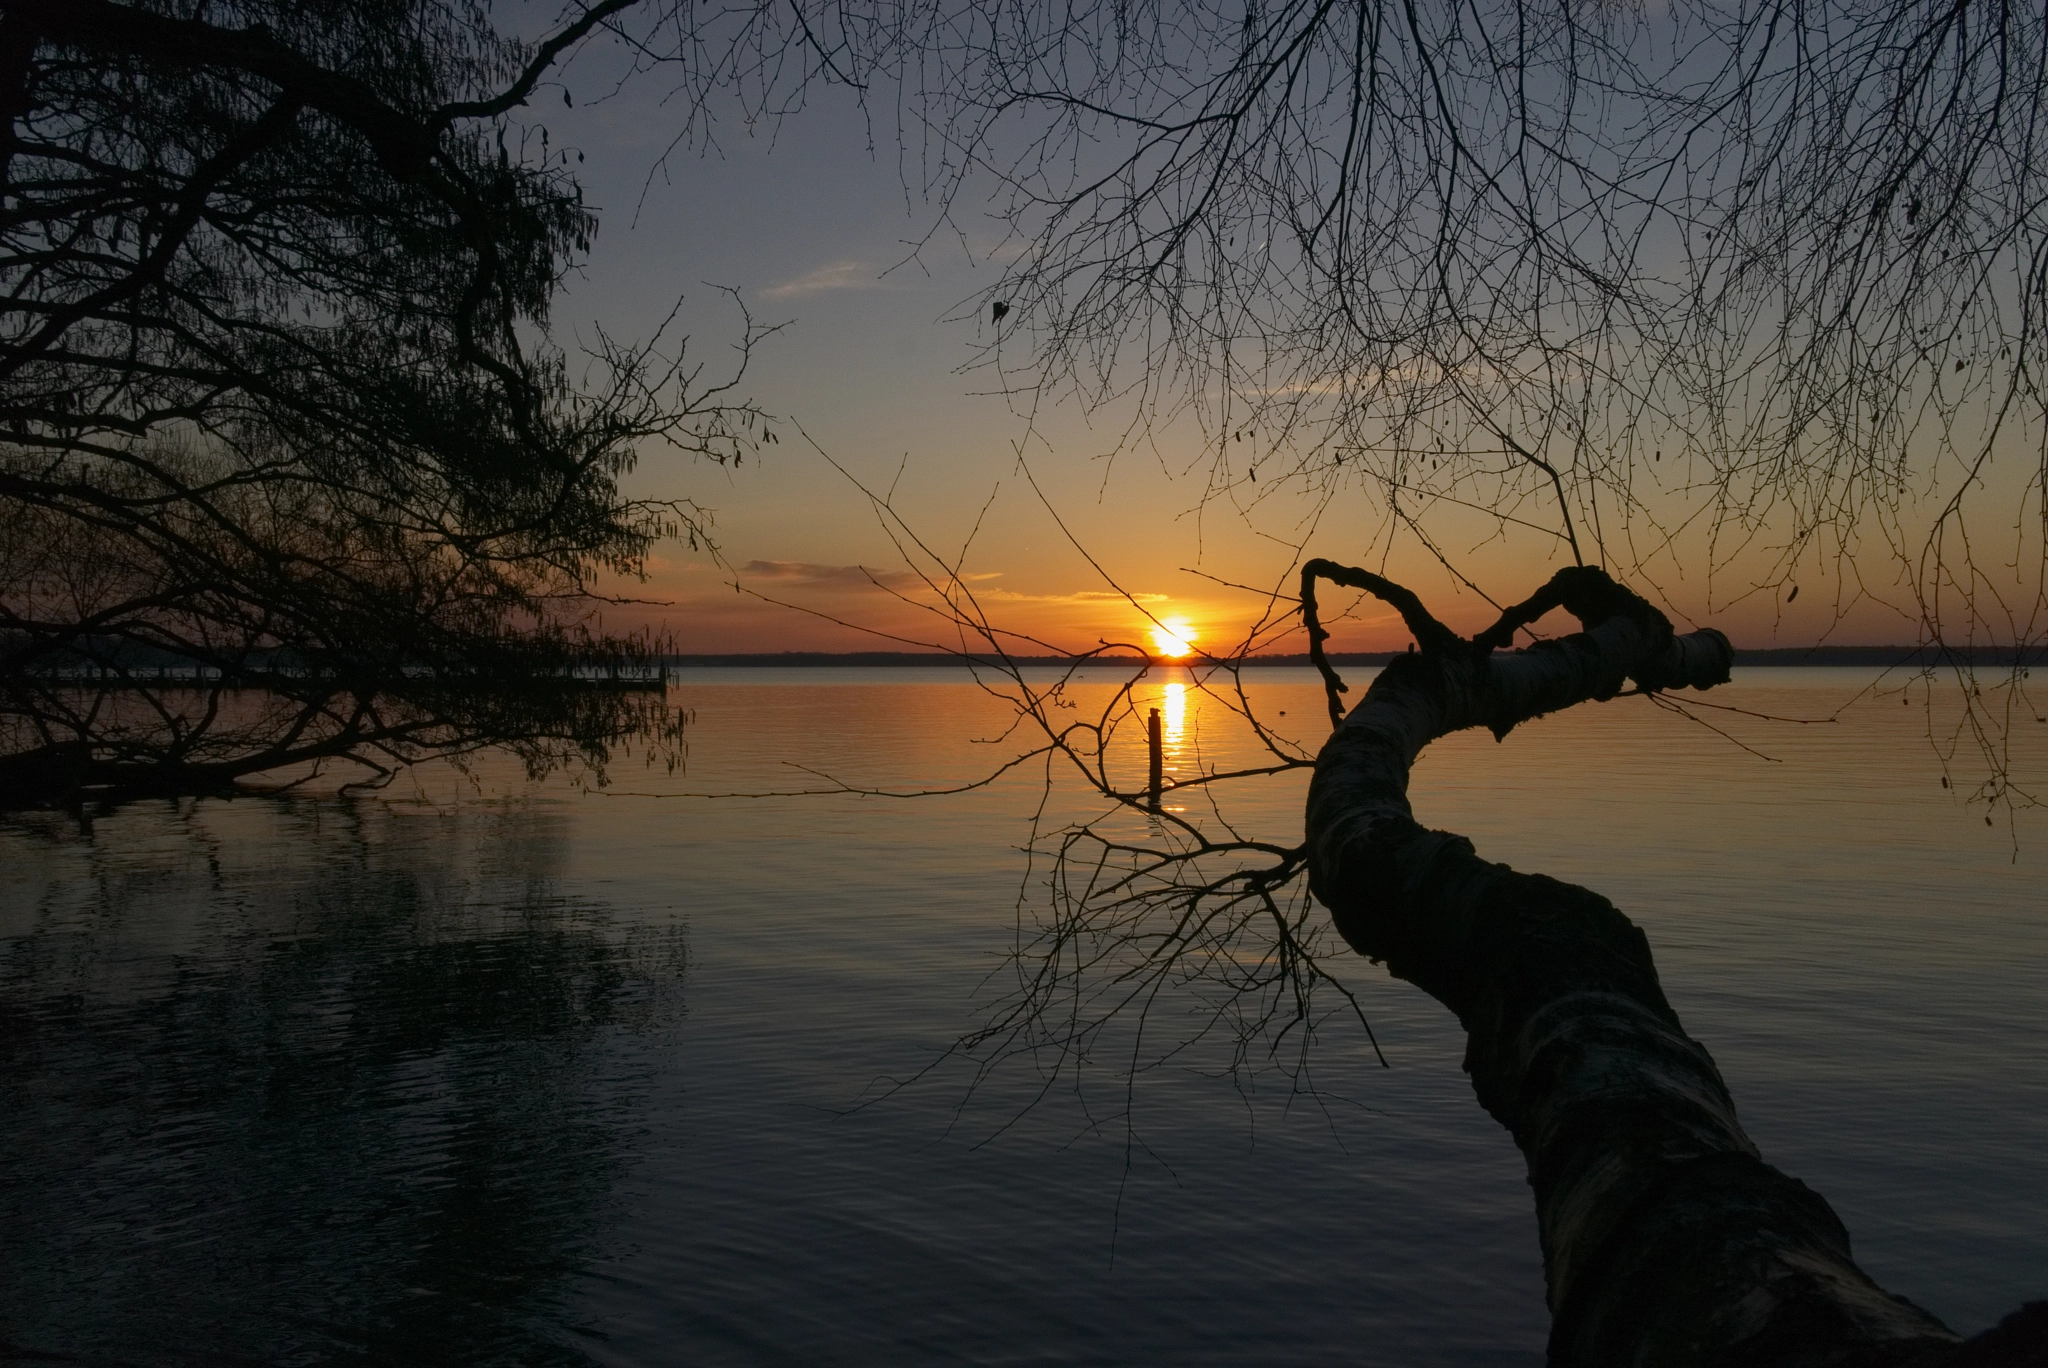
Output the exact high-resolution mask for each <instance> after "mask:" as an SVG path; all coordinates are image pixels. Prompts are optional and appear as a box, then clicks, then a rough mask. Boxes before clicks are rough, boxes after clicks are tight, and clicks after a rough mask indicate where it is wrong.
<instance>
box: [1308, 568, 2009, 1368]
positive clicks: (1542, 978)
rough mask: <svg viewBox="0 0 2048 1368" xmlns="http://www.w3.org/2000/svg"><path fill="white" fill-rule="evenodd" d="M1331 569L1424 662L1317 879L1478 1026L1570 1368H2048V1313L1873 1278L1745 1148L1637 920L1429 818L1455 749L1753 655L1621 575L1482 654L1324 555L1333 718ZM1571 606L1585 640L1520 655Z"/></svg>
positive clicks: (1318, 790) (1410, 603)
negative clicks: (1481, 735)
mask: <svg viewBox="0 0 2048 1368" xmlns="http://www.w3.org/2000/svg"><path fill="white" fill-rule="evenodd" d="M1318 577H1320V578H1326V579H1332V580H1335V581H1337V582H1338V583H1342V584H1347V585H1350V586H1352V587H1354V588H1363V589H1368V590H1370V591H1372V592H1373V593H1375V594H1377V595H1379V596H1380V597H1381V598H1384V599H1386V600H1387V601H1388V602H1389V603H1391V604H1392V605H1394V606H1395V607H1396V608H1398V609H1400V611H1401V613H1402V616H1403V617H1404V618H1405V619H1406V621H1407V623H1408V626H1409V628H1410V630H1411V631H1413V632H1414V634H1415V637H1416V642H1417V646H1418V647H1419V649H1418V650H1416V651H1414V652H1411V653H1410V654H1408V655H1406V656H1404V657H1400V658H1397V659H1396V660H1395V661H1394V662H1393V663H1392V664H1390V665H1389V666H1388V667H1387V668H1386V669H1385V670H1384V671H1383V672H1382V673H1381V674H1380V676H1379V677H1378V679H1377V680H1375V681H1374V683H1373V685H1372V687H1371V688H1370V689H1369V690H1368V691H1367V693H1366V695H1365V697H1364V699H1363V700H1362V701H1361V702H1360V703H1359V705H1358V706H1357V707H1356V708H1354V709H1353V710H1352V711H1351V712H1350V714H1349V715H1348V716H1343V717H1342V720H1341V722H1340V723H1339V725H1338V726H1337V728H1336V731H1335V732H1334V734H1333V735H1332V736H1331V737H1330V739H1329V742H1328V743H1327V744H1326V745H1325V746H1324V747H1323V750H1322V753H1321V755H1320V756H1319V757H1318V758H1317V760H1316V772H1315V781H1314V783H1313V784H1312V785H1311V786H1310V789H1309V800H1308V843H1309V854H1310V859H1309V869H1310V879H1311V882H1312V886H1313V888H1314V890H1315V893H1316V896H1317V897H1318V898H1320V899H1321V900H1322V902H1323V904H1324V905H1325V906H1326V907H1328V908H1329V909H1330V912H1331V915H1332V917H1333V919H1334V920H1335V922H1336V925H1337V928H1338V930H1339V931H1341V932H1342V933H1343V935H1344V938H1345V939H1346V940H1347V941H1349V942H1350V944H1351V945H1352V947H1353V948H1354V949H1356V950H1357V951H1358V952H1359V953H1361V954H1363V955H1366V956H1368V957H1370V958H1371V959H1373V960H1374V961H1384V962H1385V964H1386V966H1387V968H1388V970H1389V971H1390V972H1391V973H1393V974H1394V975H1395V976H1396V977H1398V978H1403V979H1407V980H1408V981H1410V982H1412V983H1414V984H1415V985H1416V986H1417V987H1419V988H1421V989H1423V990H1424V991H1425V992H1427V993H1429V994H1430V995H1431V996H1432V997H1434V998H1436V999H1437V1000H1438V1001H1439V1002H1441V1003H1443V1004H1444V1005H1445V1006H1447V1007H1449V1008H1450V1009H1451V1010H1452V1011H1453V1012H1455V1013H1457V1016H1458V1020H1459V1021H1460V1022H1461V1023H1462V1024H1463V1025H1464V1027H1465V1030H1466V1034H1467V1048H1466V1056H1465V1068H1466V1070H1467V1071H1468V1072H1469V1073H1470V1074H1471V1075H1472V1086H1473V1090H1474V1091H1475V1092H1477V1093H1478V1095H1479V1101H1480V1104H1481V1105H1482V1106H1484V1107H1485V1108H1486V1109H1487V1111H1489V1112H1490V1113H1492V1115H1493V1116H1494V1118H1495V1119H1496V1120H1498V1121H1499V1122H1500V1123H1501V1124H1502V1125H1503V1126H1506V1127H1507V1128H1508V1130H1509V1131H1510V1132H1511V1133H1512V1134H1513V1135H1514V1138H1515V1143H1516V1144H1517V1145H1519V1146H1520V1147H1521V1150H1522V1153H1523V1155H1524V1156H1525V1157H1526V1158H1527V1160H1528V1165H1529V1183H1530V1186H1531V1187H1533V1188H1534V1189H1535V1193H1536V1215H1537V1221H1538V1223H1539V1225H1540V1228H1541V1236H1542V1245H1543V1258H1544V1266H1545V1273H1546V1278H1547V1281H1548V1290H1549V1303H1550V1310H1551V1318H1552V1319H1551V1333H1550V1362H1551V1364H1552V1368H1621V1365H1642V1368H1693V1366H1694V1365H1698V1366H1700V1368H1705V1365H1726V1366H1727V1368H1735V1366H1736V1365H1743V1366H1744V1368H1748V1366H1749V1365H1771V1366H1772V1368H1807V1366H1808V1365H1814V1366H1815V1368H1818V1366H1820V1365H1828V1366H1829V1368H1850V1365H1854V1366H1855V1368H1878V1366H1879V1365H1883V1366H1884V1368H1904V1366H1905V1365H1912V1366H1913V1368H1934V1365H1941V1368H1962V1366H1963V1365H1966V1364H1967V1365H1992V1364H2000V1365H2003V1364H2008V1363H2010V1364H2022V1363H2024V1364H2048V1303H2032V1304H2030V1305H2029V1306H2028V1307H2027V1308H2025V1309H2024V1310H2022V1311H2021V1312H2019V1313H2016V1314H2015V1315H2014V1316H2013V1317H2011V1318H2009V1319H2008V1320H2007V1321H2006V1322H2005V1323H2004V1324H2003V1325H2002V1326H2000V1327H1999V1328H1997V1329H1995V1330H1993V1331H1990V1332H1988V1333H1987V1334H1986V1335H1984V1336H1980V1337H1979V1338H1978V1339H1976V1340H1972V1341H1970V1342H1969V1343H1968V1344H1963V1343H1961V1342H1960V1341H1959V1340H1958V1338H1957V1336H1956V1335H1955V1334H1953V1333H1952V1332H1951V1331H1950V1330H1949V1329H1948V1328H1947V1327H1946V1326H1944V1325H1943V1324H1942V1323H1941V1322H1940V1321H1938V1320H1936V1319H1935V1318H1934V1317H1933V1316H1931V1315H1929V1314H1928V1313H1927V1312H1925V1311H1922V1310H1921V1309H1920V1308H1918V1307H1916V1306H1914V1305H1913V1304H1912V1303H1911V1302H1908V1301H1907V1300H1906V1299H1905V1298H1903V1297H1899V1296H1895V1295H1892V1294H1890V1293H1888V1292H1886V1291H1885V1290H1884V1289H1883V1288H1881V1287H1879V1286H1878V1285H1877V1284H1876V1283H1874V1282H1872V1281H1871V1279H1870V1278H1869V1276H1868V1275H1866V1274H1865V1273H1864V1272H1863V1270H1862V1269H1860V1268H1858V1267H1857V1266H1856V1263H1855V1262H1854V1260H1853V1259H1852V1258H1851V1257H1850V1254H1849V1236H1848V1232H1847V1231H1846V1230H1845V1229H1844V1228H1843V1226H1842V1223H1841V1221H1840V1219H1839V1218H1837V1217H1836V1215H1835V1213H1834V1212H1833V1210H1831V1209H1830V1208H1829V1206H1828V1204H1827V1203H1826V1202H1825V1201H1823V1200H1822V1199H1821V1198H1820V1196H1819V1195H1818V1194H1817V1193H1815V1192H1814V1191H1813V1190H1812V1189H1810V1188H1808V1187H1806V1186H1805V1185H1804V1184H1803V1183H1800V1182H1799V1181H1798V1180H1796V1179H1794V1178H1790V1177H1787V1176H1786V1175H1784V1174H1782V1173H1780V1172H1778V1170H1776V1169H1774V1168H1772V1167H1771V1166H1770V1165H1768V1164H1766V1163H1765V1162H1764V1161H1763V1160H1762V1158H1760V1157H1759V1155H1758V1153H1757V1148H1756V1146H1755V1144H1753V1143H1752V1142H1751V1141H1750V1139H1749V1137H1748V1136H1746V1135H1744V1134H1743V1131H1742V1127H1741V1126H1740V1124H1738V1122H1737V1121H1736V1117H1735V1105H1734V1103H1733V1101H1732V1100H1731V1099H1730V1098H1729V1095H1728V1088H1727V1085H1726V1084H1725V1083H1723V1082H1722V1080H1721V1075H1720V1072H1719V1071H1718V1070H1717V1069H1716V1068H1715V1067H1714V1061H1713V1060H1712V1058H1710V1057H1709V1056H1708V1054H1707V1051H1706V1050H1705V1048H1704V1047H1702V1046H1701V1045H1700V1044H1699V1043H1698V1042H1697V1041H1695V1040H1693V1039H1692V1038H1691V1037H1689V1036H1687V1035H1686V1034H1685V1031H1684V1029H1683V1028H1682V1027H1681V1026H1680V1024H1679V1021H1678V1016H1677V1014H1676V1013H1675V1012H1673V1011H1672V1009H1671V1005H1670V1003H1668V1002H1667V1001H1665V998H1664V992H1663V989H1662V988H1661V987H1660V986H1659V984H1658V981H1657V970H1656V966H1655V965H1654V964H1653V963H1652V961H1651V957H1650V947H1649V942H1648V940H1647V939H1646V938H1645V937H1644V935H1643V933H1642V931H1641V930H1639V929H1638V928H1637V927H1636V926H1635V925H1634V924H1633V923H1632V922H1630V921H1629V920H1628V918H1626V917H1624V916H1623V915H1622V914H1621V913H1620V912H1618V911H1616V910H1615V908H1614V906H1613V905H1612V904H1611V903H1609V902H1608V901H1607V900H1606V899H1605V898H1602V897H1600V896H1599V895H1598V894H1596V893H1592V892H1589V891H1588V890H1586V889H1583V888H1577V887H1574V886H1573V885H1571V884H1565V883H1560V882H1558V881H1557V880H1555V879H1548V878H1545V877H1543V876H1541V875H1533V874H1519V873H1516V872H1515V871H1513V870H1511V869H1509V868H1507V867H1506V866H1504V865H1498V864H1493V863H1490V862H1488V861H1486V860H1482V859H1480V858H1479V857H1478V855H1476V854H1475V853H1474V852H1473V848H1472V843H1471V842H1470V841H1468V840H1466V839H1465V838H1464V837H1462V836H1455V835H1451V834H1449V833H1446V832H1440V831H1429V830H1426V829H1425V828H1423V827H1422V826H1420V825H1418V824H1417V823H1416V822H1415V820H1414V818H1413V817H1412V816H1411V815H1410V813H1409V809H1408V800H1407V789H1408V772H1409V768H1410V766H1412V765H1413V764H1414V762H1415V757H1416V756H1417V755H1418V754H1419V753H1420V752H1421V750H1422V748H1423V747H1424V746H1426V745H1428V744H1429V743H1430V742H1431V741H1433V740H1435V739H1436V738H1437V737H1439V736H1443V735H1446V734H1448V733H1450V732H1454V731H1458V730H1461V729H1463V728H1466V727H1473V726H1484V727H1488V728H1490V729H1491V730H1492V731H1493V732H1494V734H1495V736H1496V737H1501V736H1505V735H1506V734H1507V732H1508V730H1509V729H1510V728H1511V727H1513V726H1515V725H1516V724H1518V723H1520V722H1523V721H1526V720H1528V719H1529V718H1532V717H1536V716H1539V715H1541V714H1543V713H1547V712H1553V711H1556V710H1557V709H1559V708H1565V707H1569V706H1571V705H1572V704H1575V703H1580V702H1584V701H1586V700H1588V699H1605V698H1611V697H1613V696H1614V695H1616V694H1617V693H1619V692H1621V691H1622V689H1623V687H1624V685H1625V683H1626V682H1627V681H1629V680H1633V681H1634V683H1635V686H1636V687H1637V688H1639V689H1644V690H1655V689H1666V688H1678V687H1691V688H1708V687H1710V686H1712V685H1714V684H1718V683H1723V682H1725V681H1726V680H1727V678H1728V669H1729V664H1730V661H1731V658H1732V651H1731V649H1730V647H1729V644H1728V640H1727V638H1726V637H1724V636H1722V635H1721V634H1720V633H1719V632H1715V631H1711V630H1710V631H1702V632H1695V633H1692V634H1690V635H1688V636H1676V635H1674V633H1673V632H1672V629H1671V625H1670V623H1669V622H1667V621H1666V620H1665V619H1664V617H1663V615H1662V614H1660V613H1658V612H1657V611H1656V610H1655V609H1654V608H1652V607H1651V606H1650V605H1649V604H1647V603H1645V602H1644V601H1643V600H1642V599H1640V598H1638V597H1637V596H1636V595H1634V594H1632V593H1630V592H1628V591H1627V590H1626V589H1623V588H1621V587H1620V586H1618V585H1616V584H1615V583H1614V582H1613V581H1612V580H1610V579H1609V578H1608V577H1607V576H1606V575H1605V574H1603V573H1602V572H1600V571H1598V570H1594V569H1572V570H1566V571H1563V572H1561V573H1560V574H1559V575H1558V576H1557V577H1556V578H1555V579H1553V580H1552V581H1551V583H1550V584H1549V585H1547V586H1546V587H1545V588H1544V589H1543V590H1542V591H1541V592H1539V593H1538V594H1537V595H1536V597H1535V598H1533V599H1531V600H1530V601H1529V602H1528V603H1525V604H1522V605H1520V606H1518V607H1516V608H1513V609H1510V610H1508V612H1507V613H1506V614H1505V615H1504V616H1503V617H1502V619H1501V622H1500V623H1499V624H1498V625H1496V626H1495V627H1494V628H1492V629H1490V630H1489V631H1487V632H1485V633H1482V634H1481V635H1480V636H1479V637H1477V638H1475V639H1474V640H1472V641H1469V642H1468V641H1466V640H1464V639H1462V638H1460V637H1458V636H1456V635H1455V634H1454V633H1452V632H1451V631H1450V630H1449V629H1448V628H1445V627H1443V626H1442V625H1441V624H1439V623H1437V622H1436V621H1435V620H1434V619H1433V618H1431V617H1430V615H1429V614H1428V612H1427V611H1425V610H1424V609H1423V607H1422V605H1421V603H1420V602H1419V601H1418V600H1417V599H1416V598H1415V596H1414V595H1413V594H1411V593H1409V592H1408V591H1406V590H1404V589H1402V588H1400V587H1399V586H1398V585H1394V584H1391V583H1389V582H1387V581H1385V580H1382V579H1380V578H1379V577H1377V576H1374V575H1371V574H1368V573H1366V572H1364V571H1358V570H1352V569H1349V568H1347V567H1342V566H1337V565H1334V564H1332V563H1330V562H1328V561H1311V562H1310V563H1309V564H1308V565H1307V566H1306V567H1304V570H1303V573H1302V603H1303V609H1304V615H1305V616H1306V617H1307V619H1308V626H1309V630H1310V638H1311V651H1312V653H1313V654H1314V656H1315V658H1316V661H1317V663H1318V665H1319V666H1322V668H1323V670H1324V674H1325V677H1326V679H1327V681H1328V682H1329V684H1330V686H1331V695H1330V697H1331V714H1332V718H1333V720H1335V719H1337V718H1338V717H1339V715H1340V713H1341V709H1340V707H1339V705H1338V703H1337V698H1336V693H1337V691H1338V690H1341V689H1342V688H1343V685H1342V684H1341V683H1339V682H1338V681H1337V679H1336V676H1335V674H1334V673H1332V672H1331V671H1330V670H1329V668H1328V666H1327V664H1325V662H1324V661H1323V656H1322V641H1323V639H1324V637H1325V635H1326V634H1325V633H1324V632H1323V631H1322V628H1321V627H1320V625H1319V624H1318V623H1317V621H1316V617H1315V593H1314V588H1315V580H1316V579H1317V578H1318ZM1555 607H1563V608H1565V609H1566V610H1568V611H1569V612H1571V613H1572V614H1573V615H1574V616H1576V617H1577V618H1578V619H1579V621H1580V622H1581V623H1582V624H1583V625H1584V628H1585V630H1584V631H1583V632H1580V633H1578V634H1576V635H1573V636H1570V637H1567V638H1565V639H1563V640H1561V641H1549V642H1539V643H1537V644H1536V645H1535V646H1532V647H1530V648H1529V649H1527V650H1523V651H1516V652H1499V651H1498V648H1500V647H1504V646H1506V645H1508V644H1509V643H1510V641H1511V640H1512V637H1513V634H1514V632H1515V630H1516V629H1517V628H1518V627H1520V626H1522V625H1524V624H1526V623H1529V622H1533V621H1535V619H1536V618H1538V617H1540V616H1542V614H1543V613H1545V612H1547V611H1549V610H1550V609H1551V608H1555Z"/></svg>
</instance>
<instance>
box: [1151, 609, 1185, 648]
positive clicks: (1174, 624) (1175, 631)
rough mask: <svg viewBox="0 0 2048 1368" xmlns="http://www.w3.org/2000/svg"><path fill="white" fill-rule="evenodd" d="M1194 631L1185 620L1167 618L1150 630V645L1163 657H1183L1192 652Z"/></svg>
mask: <svg viewBox="0 0 2048 1368" xmlns="http://www.w3.org/2000/svg"><path fill="white" fill-rule="evenodd" d="M1194 642H1195V630H1194V628H1192V627H1190V626H1188V621H1187V619H1186V618H1167V619H1166V620H1165V621H1163V622H1161V623H1158V624H1157V625H1155V626H1154V627H1153V628H1152V645H1153V647H1154V649H1156V650H1157V651H1158V652H1159V654H1161V655H1163V656H1184V655H1190V654H1192V653H1193V652H1194V649H1195V647H1194Z"/></svg>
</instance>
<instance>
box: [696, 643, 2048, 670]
mask: <svg viewBox="0 0 2048 1368" xmlns="http://www.w3.org/2000/svg"><path fill="white" fill-rule="evenodd" d="M1398 654H1400V652H1398V651H1334V652H1332V653H1331V654H1330V663H1331V664H1332V665H1336V666H1339V667H1343V666H1357V665H1384V664H1386V663H1387V662H1388V661H1390V660H1392V659H1393V658H1394V657H1395V656H1396V655H1398ZM663 663H664V664H666V665H667V666H668V667H669V668H670V669H692V668H712V669H719V668H730V669H745V668H756V669H758V668H763V667H767V668H784V669H805V668H808V669H833V668H840V669H843V668H849V667H851V668H869V667H885V666H899V667H901V666H920V667H922V666H940V665H945V666H956V667H957V666H962V665H982V666H996V665H1000V664H1002V663H1003V662H1002V661H1000V660H998V659H997V658H996V657H994V656H989V655H951V654H942V653H939V652H934V651H843V652H834V651H759V652H751V653H740V654H730V655H671V656H667V657H664V659H663ZM1009 663H1010V664H1014V665H1031V666H1054V667H1066V666H1074V665H1102V666H1114V667H1117V668H1128V667H1130V666H1134V665H1136V664H1137V663H1138V662H1137V660H1136V658H1135V657H1132V656H1097V657H1076V656H1053V655H1035V656H1011V657H1010V659H1009ZM1153 663H1154V664H1159V665H1177V664H1188V665H1197V666H1199V665H1210V664H1215V663H1216V662H1213V661H1207V660H1199V659H1198V660H1193V661H1172V660H1155V661H1154V662H1153ZM1242 663H1243V664H1244V665H1246V666H1248V667H1252V668H1264V667H1267V666H1288V665H1292V666H1306V665H1309V664H1310V663H1311V662H1310V660H1309V658H1308V656H1307V655H1305V654H1303V655H1260V656H1247V657H1246V658H1245V659H1244V661H1243V662H1242ZM1735 663H1736V664H1737V665H1867V666H1879V667H1888V666H1901V665H1911V666H1919V665H2015V664H2025V665H2037V664H2044V663H2048V655H2044V654H2043V653H2042V652H2041V651H2038V650H2036V651H2033V652H2030V653H2028V654H2027V655H2026V658H2025V659H2024V660H2022V659H2021V652H2020V651H2019V650H2017V649H2015V648H2014V647H2011V646H1976V647H1961V648H1950V649H1948V650H1945V651H1942V650H1937V649H1935V648H1933V647H1927V646H1777V647H1771V648H1768V649H1765V650H1742V649H1737V650H1736V652H1735Z"/></svg>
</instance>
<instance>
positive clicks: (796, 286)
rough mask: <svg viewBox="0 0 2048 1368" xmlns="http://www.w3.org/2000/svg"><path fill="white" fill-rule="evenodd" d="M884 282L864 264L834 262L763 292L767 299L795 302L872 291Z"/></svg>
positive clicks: (859, 262) (872, 269)
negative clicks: (832, 293) (815, 296)
mask: <svg viewBox="0 0 2048 1368" xmlns="http://www.w3.org/2000/svg"><path fill="white" fill-rule="evenodd" d="M879 284H881V281H880V280H878V279H876V277H875V268H874V267H872V266H870V265H868V264H867V263H866V262H863V261H834V262H829V263H827V264H826V265H823V266H820V267H818V268H817V269H815V270H811V271H806V272H805V273H804V274H802V275H800V276H798V277H796V278H795V279H794V280H785V281H783V282H782V283H781V284H779V285H770V286H769V287H768V288H767V289H765V290H763V291H761V294H762V296H763V297H765V298H768V299H795V298H797V297H799V296H801V295H812V294H823V293H824V292H825V291H827V290H871V289H873V288H875V287H876V286H877V285H879Z"/></svg>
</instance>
